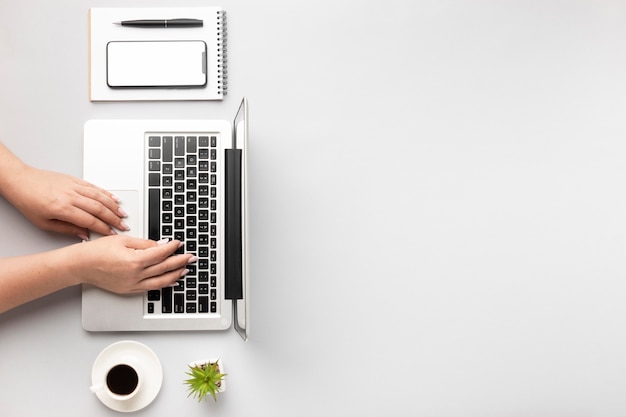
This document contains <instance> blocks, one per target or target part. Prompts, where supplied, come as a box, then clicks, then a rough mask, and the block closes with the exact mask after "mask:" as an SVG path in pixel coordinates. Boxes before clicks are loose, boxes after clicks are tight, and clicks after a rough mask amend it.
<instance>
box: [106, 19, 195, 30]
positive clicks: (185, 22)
mask: <svg viewBox="0 0 626 417" xmlns="http://www.w3.org/2000/svg"><path fill="white" fill-rule="evenodd" d="M113 24H114V25H121V26H130V27H136V28H197V27H202V26H203V24H204V22H203V21H202V20H199V19H154V20H151V19H148V20H125V21H122V22H113Z"/></svg>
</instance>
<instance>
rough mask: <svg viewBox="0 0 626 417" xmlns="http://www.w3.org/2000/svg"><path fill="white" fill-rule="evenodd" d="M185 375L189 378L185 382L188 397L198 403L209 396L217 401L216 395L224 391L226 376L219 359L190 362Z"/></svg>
mask: <svg viewBox="0 0 626 417" xmlns="http://www.w3.org/2000/svg"><path fill="white" fill-rule="evenodd" d="M186 375H187V376H189V379H186V380H185V384H187V390H188V391H189V394H188V397H193V398H196V399H197V400H198V402H200V401H202V400H204V399H205V398H206V397H207V395H209V394H210V395H211V397H213V399H214V400H215V401H217V396H216V394H217V393H218V392H224V391H225V390H226V380H225V379H224V377H225V376H226V374H225V373H224V367H223V366H222V361H221V360H220V359H209V360H205V361H196V362H192V363H190V364H189V370H188V371H187V372H186Z"/></svg>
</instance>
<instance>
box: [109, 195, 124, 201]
mask: <svg viewBox="0 0 626 417" xmlns="http://www.w3.org/2000/svg"><path fill="white" fill-rule="evenodd" d="M111 198H112V199H113V200H115V202H116V203H119V202H121V201H122V200H120V199H119V197H118V196H116V195H115V194H111Z"/></svg>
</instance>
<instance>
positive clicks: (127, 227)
mask: <svg viewBox="0 0 626 417" xmlns="http://www.w3.org/2000/svg"><path fill="white" fill-rule="evenodd" d="M120 228H121V230H125V231H127V232H128V231H129V230H130V226H129V225H127V224H126V223H124V222H121V223H120Z"/></svg>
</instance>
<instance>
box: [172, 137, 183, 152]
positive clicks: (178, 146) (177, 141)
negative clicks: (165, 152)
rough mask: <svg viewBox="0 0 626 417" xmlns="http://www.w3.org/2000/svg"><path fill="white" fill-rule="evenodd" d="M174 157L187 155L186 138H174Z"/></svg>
mask: <svg viewBox="0 0 626 417" xmlns="http://www.w3.org/2000/svg"><path fill="white" fill-rule="evenodd" d="M174 155H175V156H183V155H185V137H184V136H176V137H175V138H174Z"/></svg>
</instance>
